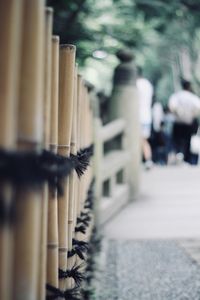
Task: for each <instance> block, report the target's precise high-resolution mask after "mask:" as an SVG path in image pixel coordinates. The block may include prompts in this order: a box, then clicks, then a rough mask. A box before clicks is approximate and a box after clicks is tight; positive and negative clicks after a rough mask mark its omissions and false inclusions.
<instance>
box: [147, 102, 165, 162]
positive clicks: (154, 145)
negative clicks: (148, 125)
mask: <svg viewBox="0 0 200 300" xmlns="http://www.w3.org/2000/svg"><path fill="white" fill-rule="evenodd" d="M162 122H163V108H162V104H161V103H160V102H158V101H157V100H155V97H154V98H153V104H152V129H151V138H150V145H151V149H152V160H153V162H155V163H159V149H158V148H159V147H160V144H159V142H160V138H159V135H160V131H161V123H162Z"/></svg>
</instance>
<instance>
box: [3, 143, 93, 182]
mask: <svg viewBox="0 0 200 300" xmlns="http://www.w3.org/2000/svg"><path fill="white" fill-rule="evenodd" d="M92 154H93V145H92V146H90V147H87V148H85V149H82V150H80V151H79V152H78V153H77V155H73V154H71V155H70V157H64V156H61V155H59V154H55V153H53V152H51V151H47V150H43V151H40V152H30V151H17V152H16V151H5V150H2V149H1V150H0V180H1V181H9V182H11V183H13V184H15V185H22V186H24V185H30V186H33V185H41V184H43V183H44V182H45V181H47V182H48V183H49V184H50V185H51V186H52V185H53V186H55V185H57V182H58V181H59V180H61V179H63V178H64V177H66V176H68V175H69V174H70V173H71V171H72V170H73V169H75V170H76V172H77V174H78V176H79V177H80V176H81V175H83V174H84V172H85V170H86V169H87V167H88V166H89V161H90V157H91V156H92Z"/></svg>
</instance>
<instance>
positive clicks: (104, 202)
mask: <svg viewBox="0 0 200 300" xmlns="http://www.w3.org/2000/svg"><path fill="white" fill-rule="evenodd" d="M94 127H95V179H96V198H97V199H96V215H97V219H98V223H99V224H103V223H105V222H106V221H108V220H109V219H110V217H112V216H113V215H114V214H115V213H116V212H117V211H119V210H120V208H122V206H124V205H125V204H126V203H127V202H128V200H129V185H128V183H127V166H128V163H129V162H130V153H129V151H128V149H127V147H126V138H127V136H126V121H125V120H124V119H116V120H114V121H112V122H110V123H108V124H106V125H104V126H103V125H102V122H101V120H100V119H99V118H98V117H96V119H95V126H94ZM116 137H119V141H118V142H116V141H115V138H116ZM108 142H110V143H111V144H112V143H114V144H117V146H115V147H114V149H112V148H113V147H112V145H110V146H109V147H108V148H109V149H108V150H107V151H106V150H105V144H106V143H108Z"/></svg>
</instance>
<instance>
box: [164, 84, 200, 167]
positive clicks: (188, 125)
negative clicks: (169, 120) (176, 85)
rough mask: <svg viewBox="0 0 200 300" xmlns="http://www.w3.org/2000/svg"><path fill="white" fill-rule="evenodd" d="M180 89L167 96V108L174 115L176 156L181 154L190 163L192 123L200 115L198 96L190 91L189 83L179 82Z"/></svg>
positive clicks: (199, 99)
mask: <svg viewBox="0 0 200 300" xmlns="http://www.w3.org/2000/svg"><path fill="white" fill-rule="evenodd" d="M181 85H182V90H181V91H179V92H177V93H174V94H172V95H171V97H170V98H169V104H168V105H169V109H170V111H171V112H172V113H173V114H174V116H175V122H174V126H173V142H174V146H175V152H176V153H177V154H178V156H177V157H179V156H180V155H183V159H184V161H185V162H188V163H191V153H190V141H191V136H192V134H193V133H194V123H195V122H196V118H197V117H198V116H199V115H200V98H199V97H198V96H196V95H195V94H194V93H193V92H192V88H191V83H190V82H189V81H187V80H182V82H181Z"/></svg>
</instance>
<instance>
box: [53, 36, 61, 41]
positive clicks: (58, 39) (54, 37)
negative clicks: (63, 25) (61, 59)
mask: <svg viewBox="0 0 200 300" xmlns="http://www.w3.org/2000/svg"><path fill="white" fill-rule="evenodd" d="M52 41H53V42H56V43H59V42H60V37H59V36H58V35H53V36H52Z"/></svg>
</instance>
